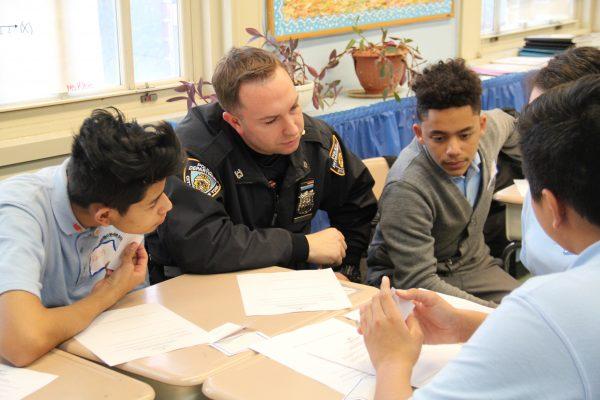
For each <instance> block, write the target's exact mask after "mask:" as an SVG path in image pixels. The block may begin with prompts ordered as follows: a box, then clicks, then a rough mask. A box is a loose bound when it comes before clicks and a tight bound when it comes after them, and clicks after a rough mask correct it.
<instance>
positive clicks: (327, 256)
mask: <svg viewBox="0 0 600 400" xmlns="http://www.w3.org/2000/svg"><path fill="white" fill-rule="evenodd" d="M306 240H307V241H308V259H307V261H308V262H310V263H315V264H322V265H340V264H341V263H342V260H343V259H344V257H346V248H347V246H346V240H345V239H344V235H342V232H340V231H338V230H337V229H335V228H327V229H325V230H322V231H320V232H317V233H312V234H310V235H306Z"/></svg>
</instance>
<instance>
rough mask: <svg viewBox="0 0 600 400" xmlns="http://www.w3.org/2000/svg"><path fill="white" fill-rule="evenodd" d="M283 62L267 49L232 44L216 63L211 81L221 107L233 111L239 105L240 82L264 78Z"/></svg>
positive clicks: (269, 75)
mask: <svg viewBox="0 0 600 400" xmlns="http://www.w3.org/2000/svg"><path fill="white" fill-rule="evenodd" d="M278 67H282V68H283V64H282V63H281V61H279V59H278V58H277V57H276V56H275V55H274V54H273V53H271V52H269V51H266V50H264V49H260V48H256V47H250V46H244V47H233V48H232V49H231V50H230V51H229V52H228V53H227V54H225V56H223V58H221V60H219V63H218V64H217V67H216V68H215V72H214V74H213V77H212V84H213V87H214V89H215V94H216V95H217V98H218V99H219V104H221V107H223V109H224V110H227V111H230V112H231V111H234V110H235V109H236V108H238V107H239V106H240V99H239V94H240V87H241V86H242V83H245V82H254V81H264V80H266V79H268V78H270V77H271V76H272V75H273V74H274V73H275V70H276V69H277V68H278Z"/></svg>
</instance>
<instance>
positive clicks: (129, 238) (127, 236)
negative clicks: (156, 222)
mask: <svg viewBox="0 0 600 400" xmlns="http://www.w3.org/2000/svg"><path fill="white" fill-rule="evenodd" d="M143 240H144V235H135V234H132V233H123V240H121V243H120V244H119V247H118V248H117V251H116V252H115V255H114V257H113V259H112V260H111V262H110V264H108V267H106V268H108V269H112V270H115V269H117V268H119V266H120V265H121V254H122V253H123V250H125V249H126V248H127V246H129V245H130V244H131V243H137V244H140V243H142V241H143Z"/></svg>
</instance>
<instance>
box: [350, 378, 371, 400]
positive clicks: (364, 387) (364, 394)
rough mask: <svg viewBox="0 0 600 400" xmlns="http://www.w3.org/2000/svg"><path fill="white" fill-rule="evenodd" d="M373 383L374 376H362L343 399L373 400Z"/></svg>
mask: <svg viewBox="0 0 600 400" xmlns="http://www.w3.org/2000/svg"><path fill="white" fill-rule="evenodd" d="M375 384H376V379H375V377H374V376H366V377H364V378H363V379H361V380H360V382H358V384H357V385H356V386H355V387H353V388H352V390H351V391H350V393H348V394H347V395H346V397H344V400H373V399H374V398H375Z"/></svg>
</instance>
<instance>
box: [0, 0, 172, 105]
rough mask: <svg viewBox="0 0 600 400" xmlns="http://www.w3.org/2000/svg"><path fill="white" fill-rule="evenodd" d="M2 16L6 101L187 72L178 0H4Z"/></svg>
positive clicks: (100, 89)
mask: <svg viewBox="0 0 600 400" xmlns="http://www.w3.org/2000/svg"><path fill="white" fill-rule="evenodd" d="M123 15H130V18H127V19H125V18H122V16H123ZM0 16H1V17H0V54H3V55H4V56H3V57H0V107H2V106H6V105H14V104H17V103H24V102H25V103H27V102H32V101H43V100H60V99H71V98H76V97H82V96H85V95H90V94H97V93H110V92H117V91H123V90H127V89H134V88H136V87H147V86H148V85H149V83H155V82H170V81H176V80H178V79H179V78H180V77H181V76H182V75H183V73H182V70H181V65H182V64H183V63H182V61H181V60H182V55H181V52H180V49H181V48H182V46H181V44H180V42H181V38H180V31H181V29H180V25H181V24H180V4H179V1H178V0H129V1H126V0H121V1H118V0H86V1H82V0H20V1H0ZM127 49H131V50H129V52H130V54H127V51H128V50H127ZM6 55H10V56H9V57H7V56H6ZM127 71H132V72H130V73H128V72H127Z"/></svg>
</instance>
